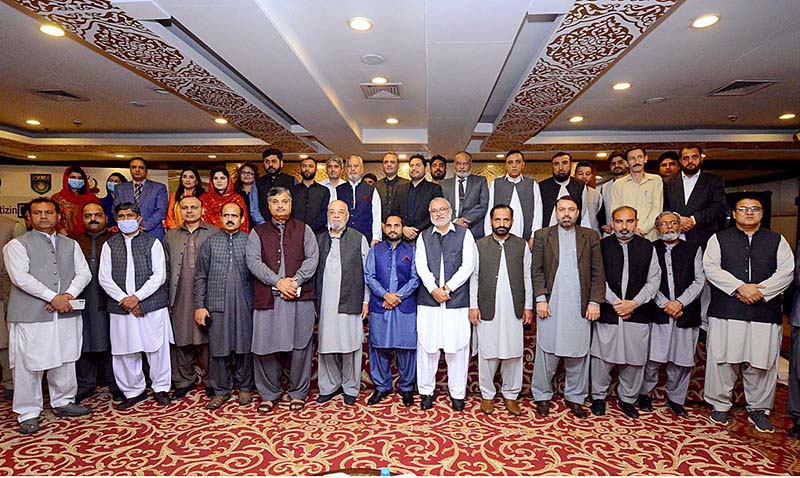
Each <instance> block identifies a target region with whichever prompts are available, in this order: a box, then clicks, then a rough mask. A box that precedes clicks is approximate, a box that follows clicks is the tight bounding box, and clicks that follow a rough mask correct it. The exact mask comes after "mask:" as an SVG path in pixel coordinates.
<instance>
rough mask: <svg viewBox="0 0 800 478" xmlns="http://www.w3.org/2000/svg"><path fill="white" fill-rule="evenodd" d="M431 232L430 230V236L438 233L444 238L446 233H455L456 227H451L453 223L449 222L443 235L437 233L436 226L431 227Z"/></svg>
mask: <svg viewBox="0 0 800 478" xmlns="http://www.w3.org/2000/svg"><path fill="white" fill-rule="evenodd" d="M431 230H432V232H431V235H433V234H436V233H438V234H439V235H440V236H445V235H447V233H448V232H455V231H456V226H455V225H453V221H450V225H448V226H447V231H445V232H444V234H442V233H441V232H439V228H438V227H436V226H433V227H431Z"/></svg>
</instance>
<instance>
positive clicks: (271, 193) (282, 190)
mask: <svg viewBox="0 0 800 478" xmlns="http://www.w3.org/2000/svg"><path fill="white" fill-rule="evenodd" d="M283 193H286V194H288V195H289V199H292V192H291V191H289V190H288V189H287V188H285V187H283V186H275V187H272V188H269V191H268V192H267V201H269V200H270V199H272V198H273V197H275V196H277V195H279V194H283Z"/></svg>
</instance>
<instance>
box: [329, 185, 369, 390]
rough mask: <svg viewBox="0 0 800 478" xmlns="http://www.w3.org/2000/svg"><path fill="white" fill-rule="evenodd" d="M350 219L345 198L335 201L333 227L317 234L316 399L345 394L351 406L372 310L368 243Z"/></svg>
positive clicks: (358, 383)
mask: <svg viewBox="0 0 800 478" xmlns="http://www.w3.org/2000/svg"><path fill="white" fill-rule="evenodd" d="M349 220H350V213H349V211H348V208H347V203H345V202H343V201H331V203H330V204H329V205H328V228H329V230H328V231H326V232H322V233H320V234H319V237H318V238H317V239H318V242H319V267H318V268H317V277H316V285H317V302H318V304H319V347H318V348H319V361H318V363H319V371H318V380H319V397H317V403H325V402H327V401H329V400H330V399H331V398H333V397H335V396H336V395H338V394H339V393H344V403H345V404H346V405H353V404H354V403H356V399H357V398H358V392H359V390H360V388H361V353H362V343H363V341H364V323H363V320H364V319H366V318H367V315H368V314H369V289H367V288H366V287H365V285H364V264H365V263H366V261H367V254H369V244H367V240H366V238H364V236H363V235H362V234H361V233H360V232H358V231H356V230H355V229H353V228H351V227H347V221H349ZM343 272H345V274H343Z"/></svg>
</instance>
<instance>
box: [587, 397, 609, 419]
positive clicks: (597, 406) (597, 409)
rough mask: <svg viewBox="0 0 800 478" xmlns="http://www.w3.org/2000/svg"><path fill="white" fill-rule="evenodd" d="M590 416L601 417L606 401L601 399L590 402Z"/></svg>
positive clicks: (604, 411) (604, 412)
mask: <svg viewBox="0 0 800 478" xmlns="http://www.w3.org/2000/svg"><path fill="white" fill-rule="evenodd" d="M591 410H592V415H594V416H596V417H602V416H603V415H605V414H606V401H605V400H603V399H596V400H592V407H591Z"/></svg>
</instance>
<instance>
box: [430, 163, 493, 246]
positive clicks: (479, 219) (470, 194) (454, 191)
mask: <svg viewBox="0 0 800 478" xmlns="http://www.w3.org/2000/svg"><path fill="white" fill-rule="evenodd" d="M441 185H442V194H443V195H444V198H445V199H447V200H448V201H450V206H452V207H453V218H454V219H458V217H457V216H456V214H458V211H456V210H455V207H456V196H458V178H456V177H452V178H447V179H445V180H444V181H442V182H441ZM488 212H489V186H488V184H487V183H486V178H485V177H483V176H476V175H474V174H470V175H469V179H467V186H466V189H465V191H464V204H462V205H461V217H463V218H464V219H466V220H468V221H469V230H470V232H472V235H473V237H475V239H476V240H478V239H480V238H482V237H483V236H484V234H485V233H488V231H484V230H483V218H484V216H486V214H488Z"/></svg>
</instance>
